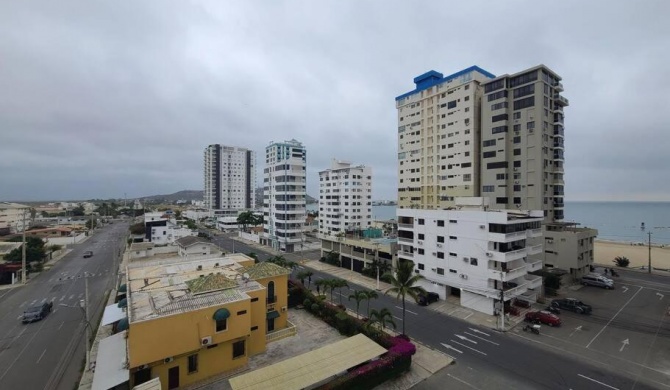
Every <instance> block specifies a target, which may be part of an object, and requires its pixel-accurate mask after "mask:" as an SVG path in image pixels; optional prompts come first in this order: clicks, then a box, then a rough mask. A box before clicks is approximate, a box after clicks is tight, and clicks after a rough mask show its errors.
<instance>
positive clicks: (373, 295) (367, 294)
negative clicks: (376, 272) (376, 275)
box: [363, 290, 379, 318]
mask: <svg viewBox="0 0 670 390" xmlns="http://www.w3.org/2000/svg"><path fill="white" fill-rule="evenodd" d="M363 292H364V293H365V299H367V301H368V318H370V301H371V300H372V299H377V298H379V294H377V291H374V290H364V291H363Z"/></svg>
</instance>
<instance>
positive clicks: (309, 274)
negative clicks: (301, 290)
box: [303, 270, 314, 288]
mask: <svg viewBox="0 0 670 390" xmlns="http://www.w3.org/2000/svg"><path fill="white" fill-rule="evenodd" d="M303 272H304V273H305V276H306V277H307V288H310V287H311V286H312V276H313V275H314V272H312V271H309V270H307V271H303Z"/></svg>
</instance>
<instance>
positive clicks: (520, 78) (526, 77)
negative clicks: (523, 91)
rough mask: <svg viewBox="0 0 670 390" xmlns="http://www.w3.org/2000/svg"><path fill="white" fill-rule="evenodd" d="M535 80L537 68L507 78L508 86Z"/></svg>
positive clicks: (512, 86)
mask: <svg viewBox="0 0 670 390" xmlns="http://www.w3.org/2000/svg"><path fill="white" fill-rule="evenodd" d="M535 80H537V70H534V71H532V72H528V73H525V74H522V75H520V76H516V77H513V78H511V79H510V80H509V86H510V88H514V87H516V86H518V85H522V84H527V83H530V82H531V81H535Z"/></svg>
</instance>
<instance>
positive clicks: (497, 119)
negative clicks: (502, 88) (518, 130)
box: [491, 102, 516, 122]
mask: <svg viewBox="0 0 670 390" xmlns="http://www.w3.org/2000/svg"><path fill="white" fill-rule="evenodd" d="M515 104H516V102H515ZM507 118H508V115H507V114H500V115H494V116H493V118H491V122H500V121H506V120H507Z"/></svg>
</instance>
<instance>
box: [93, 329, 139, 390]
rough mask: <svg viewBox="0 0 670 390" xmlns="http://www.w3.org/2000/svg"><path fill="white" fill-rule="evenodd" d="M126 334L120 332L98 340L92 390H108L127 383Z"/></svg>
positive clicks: (128, 377)
mask: <svg viewBox="0 0 670 390" xmlns="http://www.w3.org/2000/svg"><path fill="white" fill-rule="evenodd" d="M126 333H127V332H121V333H118V334H115V335H114V336H110V337H107V338H104V339H102V340H100V344H98V357H97V358H96V359H95V373H94V374H93V385H92V386H91V389H92V390H108V389H111V388H112V387H114V386H118V385H120V384H122V383H124V382H128V380H129V379H130V374H129V372H128V368H127V364H128V363H127V362H128V347H127V345H126Z"/></svg>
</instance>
